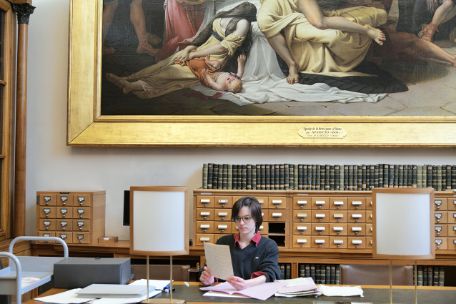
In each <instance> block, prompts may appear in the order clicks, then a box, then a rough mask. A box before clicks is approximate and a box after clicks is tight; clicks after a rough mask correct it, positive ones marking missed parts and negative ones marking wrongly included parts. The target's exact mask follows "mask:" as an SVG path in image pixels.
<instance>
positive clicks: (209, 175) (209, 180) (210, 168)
mask: <svg viewBox="0 0 456 304" xmlns="http://www.w3.org/2000/svg"><path fill="white" fill-rule="evenodd" d="M213 175H214V164H212V163H209V164H207V189H212V178H213Z"/></svg>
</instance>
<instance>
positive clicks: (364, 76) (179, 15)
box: [67, 0, 456, 147]
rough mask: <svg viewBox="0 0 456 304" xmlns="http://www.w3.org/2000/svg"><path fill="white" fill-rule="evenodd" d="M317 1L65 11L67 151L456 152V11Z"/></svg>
mask: <svg viewBox="0 0 456 304" xmlns="http://www.w3.org/2000/svg"><path fill="white" fill-rule="evenodd" d="M312 2H314V1H310V0H305V1H300V0H284V1H275V0H251V1H242V0H73V1H71V12H70V54H69V62H70V63H69V93H68V140H67V141H68V144H69V145H75V146H77V145H90V146H252V147H253V146H289V147H300V146H382V147H396V146H399V147H417V146H426V147H443V146H456V55H455V54H456V31H455V26H454V25H455V19H456V17H455V15H456V8H455V5H454V4H453V5H450V7H448V8H446V9H445V16H444V18H443V19H442V18H440V19H438V18H437V17H436V14H434V12H435V11H436V10H437V9H438V8H439V7H440V5H443V4H442V2H443V1H427V0H422V1H397V0H394V1H388V0H387V1H369V0H363V1H356V0H338V1H323V0H318V1H316V2H315V3H314V4H316V5H309V3H312ZM450 2H451V1H450ZM429 3H431V4H432V3H433V5H434V6H433V7H432V6H430V4H429ZM447 4H448V3H447ZM306 5H309V6H308V7H306ZM318 10H321V11H322V12H323V16H324V19H322V20H318V18H317V17H318V16H319V14H318ZM315 20H316V21H315ZM325 21H332V22H329V23H328V24H331V27H330V28H327V29H323V28H321V25H322V24H324V23H325ZM319 22H320V23H319Z"/></svg>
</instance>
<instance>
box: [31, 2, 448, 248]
mask: <svg viewBox="0 0 456 304" xmlns="http://www.w3.org/2000/svg"><path fill="white" fill-rule="evenodd" d="M33 4H34V6H36V7H37V8H36V10H35V13H34V14H33V15H32V16H31V17H30V29H29V53H28V54H29V61H28V63H29V70H28V117H27V119H28V126H27V233H28V234H31V233H34V232H35V223H36V222H35V212H36V210H35V194H36V191H48V190H53V191H65V190H66V191H73V190H105V191H106V200H107V202H106V204H107V205H106V234H107V235H118V236H119V237H120V238H121V239H128V237H129V231H128V228H125V227H123V226H122V208H123V190H124V189H128V188H129V187H130V185H183V186H187V187H189V188H197V187H200V186H201V168H202V164H203V163H207V162H216V163H217V162H219V163H221V162H223V163H275V162H288V163H321V164H325V163H328V164H336V163H338V164H360V163H366V164H369V163H380V162H383V163H403V164H412V163H416V164H446V163H449V164H456V153H455V150H454V149H333V148H327V149H308V148H302V149H296V148H294V149H286V148H283V149H265V148H252V149H226V148H212V149H208V148H204V149H196V148H195V149H184V148H179V149H157V148H155V149H154V148H137V149H120V148H113V149H108V148H76V147H68V146H66V128H67V127H66V126H67V119H66V117H67V112H66V111H67V76H68V68H67V67H68V22H69V21H68V19H69V18H68V17H69V0H34V1H33Z"/></svg>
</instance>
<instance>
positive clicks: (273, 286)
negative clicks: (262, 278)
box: [201, 278, 318, 301]
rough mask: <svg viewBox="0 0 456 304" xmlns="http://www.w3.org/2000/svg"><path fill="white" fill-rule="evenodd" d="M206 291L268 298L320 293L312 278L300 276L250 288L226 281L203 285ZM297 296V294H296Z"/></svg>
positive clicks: (259, 298) (260, 298) (262, 298)
mask: <svg viewBox="0 0 456 304" xmlns="http://www.w3.org/2000/svg"><path fill="white" fill-rule="evenodd" d="M201 290H204V291H215V292H222V293H226V294H230V295H242V296H245V297H249V298H253V299H258V300H263V301H264V300H266V299H268V298H270V297H271V296H273V295H274V294H276V293H284V294H285V293H296V292H304V291H306V292H309V294H307V295H315V294H318V289H317V286H316V285H315V283H314V281H313V280H312V278H298V279H292V280H278V281H275V282H270V283H264V284H261V285H257V286H253V287H250V288H246V289H242V290H236V289H235V288H234V287H233V286H231V284H230V283H228V282H224V283H221V284H218V285H215V286H208V287H202V288H201ZM294 296H297V295H294Z"/></svg>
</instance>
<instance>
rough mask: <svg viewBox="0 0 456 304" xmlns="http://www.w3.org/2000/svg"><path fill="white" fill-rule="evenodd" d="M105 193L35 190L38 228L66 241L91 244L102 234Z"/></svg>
mask: <svg viewBox="0 0 456 304" xmlns="http://www.w3.org/2000/svg"><path fill="white" fill-rule="evenodd" d="M105 199H106V196H105V192H103V191H99V192H44V191H40V192H37V231H38V235H40V236H57V237H60V238H62V239H63V240H65V241H66V242H67V243H68V244H93V243H97V241H98V237H100V236H103V235H104V229H105V216H104V214H105Z"/></svg>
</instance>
